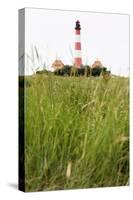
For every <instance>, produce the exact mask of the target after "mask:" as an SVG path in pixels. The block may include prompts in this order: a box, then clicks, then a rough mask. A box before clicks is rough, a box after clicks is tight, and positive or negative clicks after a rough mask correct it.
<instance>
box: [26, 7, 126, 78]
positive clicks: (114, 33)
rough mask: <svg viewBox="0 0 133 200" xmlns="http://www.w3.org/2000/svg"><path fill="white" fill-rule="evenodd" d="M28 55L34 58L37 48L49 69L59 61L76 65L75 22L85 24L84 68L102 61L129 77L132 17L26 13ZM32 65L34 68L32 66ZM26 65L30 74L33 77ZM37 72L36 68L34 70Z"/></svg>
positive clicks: (115, 72) (43, 12) (36, 11)
mask: <svg viewBox="0 0 133 200" xmlns="http://www.w3.org/2000/svg"><path fill="white" fill-rule="evenodd" d="M25 16H26V20H25V47H26V49H25V51H26V54H27V55H29V56H30V57H33V55H32V51H31V49H32V47H33V46H36V47H37V49H38V52H39V55H40V56H41V58H42V61H40V63H38V62H37V61H36V62H35V64H34V65H35V66H36V67H37V66H40V65H41V63H43V62H45V63H46V65H47V68H49V69H51V64H52V63H53V62H54V60H55V59H56V58H58V59H61V60H62V61H63V63H64V64H72V62H73V55H74V42H75V30H74V27H75V21H76V20H79V21H80V24H81V48H82V60H83V64H88V65H92V64H93V62H94V61H95V60H96V59H97V58H98V59H99V60H100V61H101V62H102V63H103V65H104V66H107V67H108V69H109V70H111V72H112V73H113V74H120V75H124V76H128V74H129V16H128V15H122V14H104V13H92V12H74V11H57V10H46V9H30V8H27V9H26V15H25ZM31 65H32V66H31ZM31 67H33V63H32V64H31V63H30V61H29V60H28V63H27V62H26V69H27V70H26V74H30V73H31ZM33 68H34V67H33Z"/></svg>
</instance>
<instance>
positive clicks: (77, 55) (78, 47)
mask: <svg viewBox="0 0 133 200" xmlns="http://www.w3.org/2000/svg"><path fill="white" fill-rule="evenodd" d="M80 30H81V27H80V22H79V21H78V20H77V21H76V26H75V58H74V66H75V67H76V68H80V67H81V65H82V56H81V38H80Z"/></svg>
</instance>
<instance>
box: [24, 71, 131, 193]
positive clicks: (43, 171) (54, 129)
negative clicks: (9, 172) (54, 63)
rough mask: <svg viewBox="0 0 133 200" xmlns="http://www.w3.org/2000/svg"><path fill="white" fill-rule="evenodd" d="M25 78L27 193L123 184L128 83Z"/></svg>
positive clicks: (126, 160)
mask: <svg viewBox="0 0 133 200" xmlns="http://www.w3.org/2000/svg"><path fill="white" fill-rule="evenodd" d="M27 79H28V81H29V82H30V86H29V87H26V88H25V176H26V177H25V182H26V191H40V190H57V189H74V188H90V187H106V186H121V185H126V184H127V182H128V178H129V95H128V93H129V88H128V87H129V85H128V84H129V83H128V78H120V77H115V78H111V79H110V80H108V81H106V80H103V79H102V78H85V77H57V76H53V75H48V76H47V75H45V74H42V75H34V76H32V77H29V78H27ZM68 168H70V169H69V175H68V174H67V173H68Z"/></svg>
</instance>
